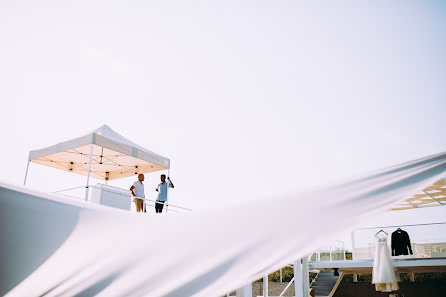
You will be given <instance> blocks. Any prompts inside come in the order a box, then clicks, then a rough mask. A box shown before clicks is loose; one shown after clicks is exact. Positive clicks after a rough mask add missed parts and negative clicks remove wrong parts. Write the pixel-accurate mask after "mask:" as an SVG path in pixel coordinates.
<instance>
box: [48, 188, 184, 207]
mask: <svg viewBox="0 0 446 297" xmlns="http://www.w3.org/2000/svg"><path fill="white" fill-rule="evenodd" d="M106 187H109V188H115V189H116V191H110V190H107V189H106V188H104V187H97V186H94V185H90V186H89V187H88V188H89V189H90V188H91V189H99V190H101V191H104V192H110V193H113V194H114V195H119V196H121V197H122V199H129V200H131V201H130V203H131V202H132V201H133V199H140V200H143V201H144V202H143V203H144V210H147V207H148V206H150V207H153V209H154V207H155V204H161V203H162V204H164V207H166V212H167V210H168V211H172V212H175V213H184V212H191V211H192V209H190V208H187V207H183V206H178V205H174V204H171V203H169V202H167V201H166V202H164V203H163V202H160V201H157V200H153V199H148V198H142V197H135V196H132V195H131V192H130V191H129V190H125V189H121V188H117V187H113V186H110V185H106ZM85 188H86V187H85V186H79V187H73V188H69V189H63V190H59V191H54V192H53V193H54V194H59V195H62V196H65V197H70V198H75V199H78V200H83V201H85V200H84V197H80V196H74V195H67V194H64V193H63V192H68V191H74V190H79V189H85ZM126 192H128V193H126ZM89 197H90V199H91V195H89Z"/></svg>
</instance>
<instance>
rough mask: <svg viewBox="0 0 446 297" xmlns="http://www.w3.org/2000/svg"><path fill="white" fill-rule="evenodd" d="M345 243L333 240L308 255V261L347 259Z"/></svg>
mask: <svg viewBox="0 0 446 297" xmlns="http://www.w3.org/2000/svg"><path fill="white" fill-rule="evenodd" d="M346 253H347V251H346V249H345V243H344V242H343V241H340V240H335V241H333V242H332V243H331V244H329V245H328V246H324V247H321V248H319V249H318V250H317V251H315V252H314V253H313V254H312V255H311V256H310V261H334V260H347V257H346Z"/></svg>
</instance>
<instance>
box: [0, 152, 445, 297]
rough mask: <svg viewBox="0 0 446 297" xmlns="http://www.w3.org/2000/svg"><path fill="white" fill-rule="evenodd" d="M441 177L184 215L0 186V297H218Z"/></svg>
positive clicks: (429, 169)
mask: <svg viewBox="0 0 446 297" xmlns="http://www.w3.org/2000/svg"><path fill="white" fill-rule="evenodd" d="M445 172H446V153H443V154H438V155H435V156H431V157H427V158H423V159H419V160H416V161H413V162H408V163H405V164H402V165H399V166H394V167H391V168H387V169H385V170H381V171H377V172H373V173H371V174H369V175H365V176H362V177H359V178H353V179H351V180H349V181H346V182H344V183H341V184H338V185H335V186H330V187H326V188H324V189H315V190H313V191H308V192H305V193H296V194H294V195H289V196H284V197H273V199H270V200H265V201H261V202H258V203H254V202H253V203H246V204H243V205H238V206H237V207H234V208H227V209H219V210H214V211H207V212H193V213H192V214H191V215H189V216H172V215H158V216H157V215H137V214H135V213H131V212H126V211H123V210H118V209H112V208H108V207H104V206H97V205H92V204H89V203H81V202H79V203H77V202H72V201H70V200H67V199H64V198H61V197H60V196H54V195H48V194H43V193H39V192H37V191H32V190H29V189H26V188H21V187H13V186H10V185H6V184H0V236H1V241H0V248H1V253H0V263H2V264H1V265H0V275H1V276H2V277H1V278H0V282H1V283H0V295H3V294H6V295H7V296H41V295H42V296H73V295H77V294H79V295H84V296H91V295H98V296H168V297H173V296H179V297H180V296H181V297H184V296H205V297H212V296H222V295H224V294H226V293H228V292H229V291H231V290H234V289H236V288H239V287H242V286H244V285H245V284H247V283H249V282H251V281H254V280H256V279H259V278H260V277H262V276H264V275H266V274H267V273H269V272H273V271H275V270H277V269H278V268H280V267H282V266H284V265H286V264H289V263H291V262H293V261H295V260H297V259H300V258H302V257H304V256H305V255H308V254H310V253H311V252H312V251H313V250H315V249H317V248H318V247H319V246H321V245H323V244H326V243H327V242H328V241H330V240H333V239H335V237H336V236H337V234H338V233H340V232H345V231H348V230H352V229H353V228H355V227H356V226H357V225H358V224H360V223H363V222H366V221H367V220H368V219H370V218H372V217H373V216H375V215H377V214H380V213H382V212H384V211H387V210H389V209H390V208H391V207H392V206H393V205H395V204H397V203H399V202H400V201H402V200H404V199H405V198H406V197H409V196H410V195H411V194H413V193H415V192H417V191H419V190H421V189H424V188H426V187H427V186H428V185H430V184H432V183H433V182H435V181H437V180H439V179H440V178H442V177H444V175H445ZM315 217H317V220H315ZM327 226H330V228H327ZM308 238H311V240H308Z"/></svg>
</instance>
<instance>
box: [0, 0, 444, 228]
mask: <svg viewBox="0 0 446 297" xmlns="http://www.w3.org/2000/svg"><path fill="white" fill-rule="evenodd" d="M445 6H446V3H445V2H442V1H391V2H389V1H373V2H372V1H370V2H365V1H347V2H336V4H335V3H332V2H327V1H311V3H306V2H304V1H194V0H192V1H169V0H166V1H132V2H129V1H96V0H95V1H75V2H66V1H62V2H61V1H34V2H26V1H2V2H1V3H0V44H1V46H0V65H1V66H0V98H1V100H2V116H1V117H0V126H1V127H2V128H1V129H2V137H3V141H2V144H3V145H2V154H1V156H0V158H1V159H0V161H1V167H0V179H1V180H2V181H6V182H11V183H17V184H19V183H21V182H22V180H23V176H24V172H25V167H26V160H27V155H28V151H29V150H31V149H38V148H42V147H46V146H49V145H52V144H55V143H57V142H59V141H63V140H66V139H70V138H74V137H77V136H80V135H83V134H86V133H88V132H89V131H91V130H93V129H96V128H97V127H99V126H101V125H103V124H108V125H109V126H110V127H111V128H113V129H115V130H116V131H117V132H119V133H121V134H123V135H125V136H126V137H128V138H129V139H131V140H132V141H134V142H136V143H138V144H140V145H142V146H144V147H147V148H148V149H150V150H152V151H155V152H157V153H159V154H162V155H165V156H167V157H169V158H171V160H172V172H171V175H172V179H173V180H174V181H175V186H176V188H175V190H174V191H173V193H172V199H173V200H174V201H175V202H176V203H179V204H182V205H186V206H189V207H192V208H194V209H202V208H203V209H204V208H213V207H221V206H223V205H227V204H234V203H239V202H241V201H248V200H259V199H264V198H267V197H274V196H277V195H280V194H283V193H288V192H293V191H295V190H297V189H302V188H308V187H312V186H316V185H324V184H325V183H327V182H331V181H333V180H338V179H342V178H346V177H349V176H352V175H356V174H358V173H363V172H366V171H368V170H372V169H378V168H382V167H385V166H389V165H392V164H396V163H400V162H404V161H407V160H412V159H415V158H418V157H423V156H426V155H430V154H434V153H438V152H442V151H445V150H446V138H445V137H444V135H443V134H444V133H443V130H444V127H445V124H446V117H445V108H446V98H445V94H446V83H445V79H446V59H445V54H444V53H445V52H446V7H445ZM147 178H148V180H147V184H148V185H149V186H148V187H146V188H147V189H151V188H152V187H154V185H155V184H156V182H157V181H158V176H157V175H148V176H147ZM84 181H85V178H84V177H82V176H73V175H69V174H67V173H64V172H62V171H58V170H55V169H49V168H44V167H42V166H40V165H35V164H33V165H32V166H31V170H30V175H29V186H31V187H35V188H39V189H41V190H44V191H54V190H57V189H61V188H64V187H70V186H74V185H82V184H83V183H84ZM132 181H133V179H125V180H122V181H117V182H116V183H115V185H117V186H122V187H128V186H129V185H130V184H131V182H132ZM154 193H155V192H154V191H153V193H152V191H150V192H149V193H148V194H149V197H150V195H153V196H152V197H154ZM324 198H325V199H329V197H324ZM445 214H446V209H444V210H443V209H442V210H438V209H437V210H432V213H430V212H429V211H428V212H427V214H423V216H421V217H419V216H417V217H416V220H415V218H414V220H415V221H423V220H424V219H426V218H428V217H429V218H431V217H432V215H433V216H434V217H436V218H438V219H439V220H441V218H442V217H445ZM408 215H409V213H406V215H404V214H403V212H399V213H398V214H397V215H392V216H391V217H390V216H389V217H383V219H382V220H384V219H385V220H386V221H388V222H389V223H391V224H395V223H397V222H399V221H407V220H409V221H411V220H412V218H409V219H408ZM365 223H366V222H365ZM370 223H372V222H370Z"/></svg>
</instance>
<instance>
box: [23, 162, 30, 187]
mask: <svg viewBox="0 0 446 297" xmlns="http://www.w3.org/2000/svg"><path fill="white" fill-rule="evenodd" d="M29 163H30V160H29V159H28V164H27V165H26V171H25V179H24V180H23V185H26V178H27V177H28V169H29Z"/></svg>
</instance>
